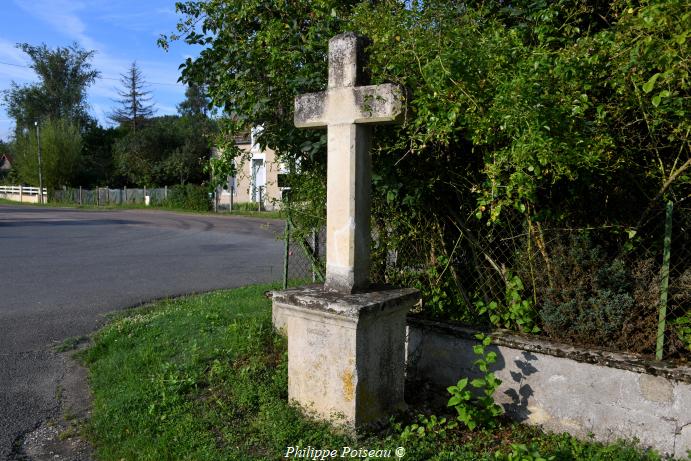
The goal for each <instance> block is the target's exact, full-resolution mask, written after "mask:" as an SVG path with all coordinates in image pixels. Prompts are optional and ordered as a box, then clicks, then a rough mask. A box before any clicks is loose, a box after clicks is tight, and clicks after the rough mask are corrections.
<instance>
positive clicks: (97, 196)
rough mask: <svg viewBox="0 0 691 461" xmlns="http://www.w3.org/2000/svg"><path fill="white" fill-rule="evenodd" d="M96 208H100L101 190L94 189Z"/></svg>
mask: <svg viewBox="0 0 691 461" xmlns="http://www.w3.org/2000/svg"><path fill="white" fill-rule="evenodd" d="M96 206H101V188H100V187H97V188H96Z"/></svg>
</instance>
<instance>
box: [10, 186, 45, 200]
mask: <svg viewBox="0 0 691 461" xmlns="http://www.w3.org/2000/svg"><path fill="white" fill-rule="evenodd" d="M38 194H39V189H38V187H28V186H0V198H3V199H5V200H11V201H13V202H26V203H38V202H39V200H38V198H39V197H38ZM47 201H48V189H46V188H45V187H44V188H43V202H44V203H45V202H47Z"/></svg>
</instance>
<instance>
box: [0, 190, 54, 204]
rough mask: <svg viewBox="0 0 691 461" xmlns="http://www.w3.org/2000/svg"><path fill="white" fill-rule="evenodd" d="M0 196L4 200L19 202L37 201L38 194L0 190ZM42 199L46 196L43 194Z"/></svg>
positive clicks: (45, 198)
mask: <svg viewBox="0 0 691 461" xmlns="http://www.w3.org/2000/svg"><path fill="white" fill-rule="evenodd" d="M0 198H3V199H5V200H11V201H13V202H20V203H38V194H36V195H28V194H21V195H20V194H7V193H1V192H0ZM43 198H44V200H47V198H48V197H47V196H46V195H45V194H44V196H43Z"/></svg>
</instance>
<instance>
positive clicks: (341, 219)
mask: <svg viewBox="0 0 691 461" xmlns="http://www.w3.org/2000/svg"><path fill="white" fill-rule="evenodd" d="M364 43H365V39H363V38H361V37H358V36H356V35H355V34H353V33H345V34H341V35H337V36H336V37H334V38H333V39H331V40H330V41H329V85H328V90H327V91H325V92H321V93H311V94H305V95H301V96H298V97H297V98H295V115H294V123H295V126H296V127H298V128H318V127H327V130H328V143H327V151H328V160H327V191H326V197H327V205H326V280H325V286H326V287H327V288H328V289H331V290H335V291H340V292H344V293H352V292H355V291H358V290H364V289H366V288H367V286H368V274H369V261H370V258H369V247H370V233H371V232H370V225H369V219H370V189H371V187H372V186H371V181H372V179H371V161H370V153H369V150H370V138H371V134H370V129H369V128H368V127H367V126H366V125H369V124H377V123H393V122H396V121H398V120H399V119H400V118H401V115H402V113H403V92H402V90H401V88H400V87H398V86H397V85H393V84H383V85H371V86H356V85H362V84H364V83H366V82H367V78H366V75H365V72H364V66H363V62H364V57H363V53H364Z"/></svg>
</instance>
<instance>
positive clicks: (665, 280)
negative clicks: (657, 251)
mask: <svg viewBox="0 0 691 461" xmlns="http://www.w3.org/2000/svg"><path fill="white" fill-rule="evenodd" d="M673 208H674V203H672V201H671V200H670V201H668V202H667V208H666V213H665V241H664V250H663V254H662V270H661V273H660V275H661V279H662V280H661V281H660V315H659V317H658V320H657V347H656V348H655V358H656V359H657V360H662V355H663V354H662V352H663V350H664V347H665V324H666V318H667V294H668V291H669V260H670V256H671V250H672V210H673Z"/></svg>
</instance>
